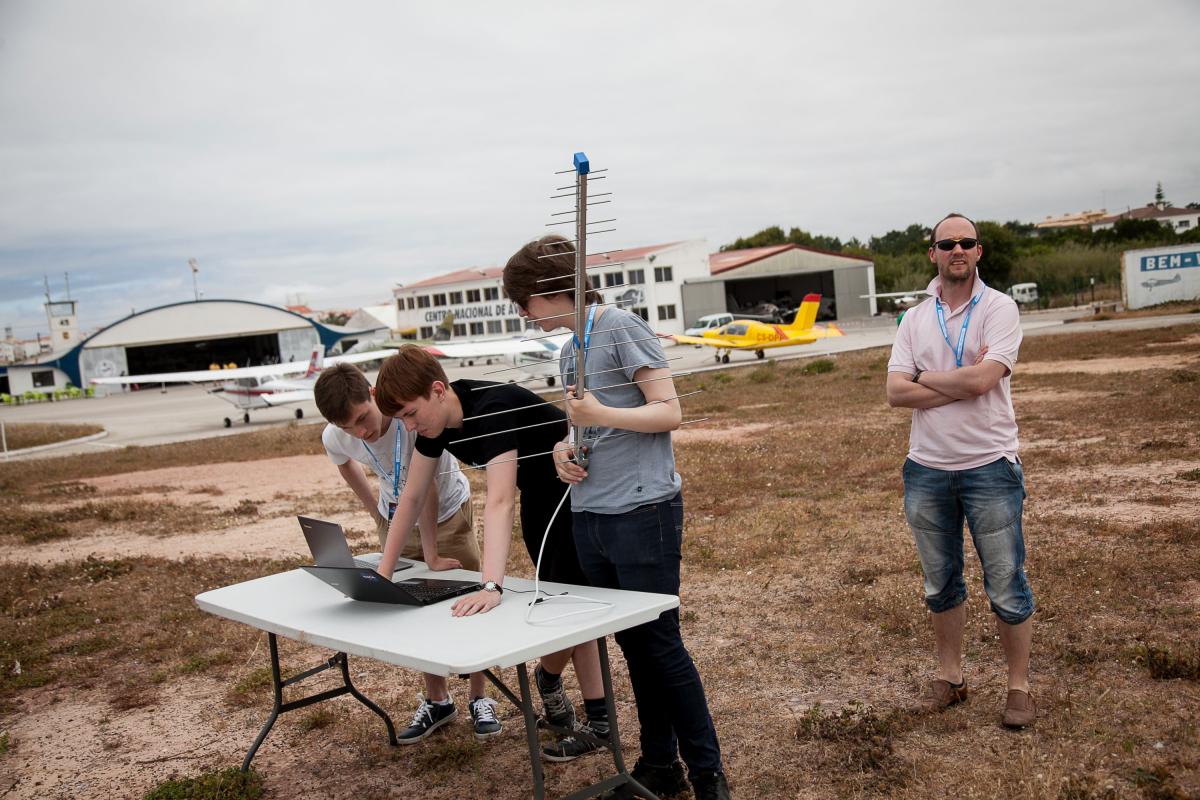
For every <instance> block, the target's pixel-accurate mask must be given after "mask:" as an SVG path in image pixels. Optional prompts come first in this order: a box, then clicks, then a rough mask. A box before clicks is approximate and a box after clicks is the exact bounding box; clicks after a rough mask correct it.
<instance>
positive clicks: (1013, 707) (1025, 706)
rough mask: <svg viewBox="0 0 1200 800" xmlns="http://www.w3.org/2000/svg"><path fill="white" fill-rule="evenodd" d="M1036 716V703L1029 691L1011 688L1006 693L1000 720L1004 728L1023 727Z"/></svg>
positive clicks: (1031, 722) (1030, 723) (1029, 723)
mask: <svg viewBox="0 0 1200 800" xmlns="http://www.w3.org/2000/svg"><path fill="white" fill-rule="evenodd" d="M1036 718H1037V704H1036V703H1034V702H1033V696H1032V695H1031V694H1029V692H1023V691H1021V690H1020V689H1012V690H1010V691H1009V693H1008V702H1007V703H1005V705H1004V716H1003V717H1002V718H1001V721H1002V722H1003V723H1004V727H1006V728H1024V727H1025V726H1027V725H1032V724H1033V721H1034V719H1036Z"/></svg>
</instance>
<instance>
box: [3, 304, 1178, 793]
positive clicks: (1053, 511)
mask: <svg viewBox="0 0 1200 800" xmlns="http://www.w3.org/2000/svg"><path fill="white" fill-rule="evenodd" d="M886 356H887V353H886V351H867V352H864V353H856V354H847V355H844V356H840V357H838V358H835V359H834V361H835V364H836V368H835V369H834V370H833V371H832V372H829V373H825V374H807V373H805V372H804V371H803V362H800V363H794V364H793V365H791V366H785V365H783V364H772V363H770V362H768V363H765V364H764V365H763V366H760V367H758V368H756V369H753V370H738V371H736V372H735V373H730V375H731V376H733V377H728V376H727V377H725V378H717V377H714V376H713V375H705V376H696V377H693V378H689V379H687V380H686V381H681V385H680V391H681V392H682V391H690V390H694V389H697V388H703V389H704V390H705V392H704V394H701V395H699V396H697V397H696V398H688V400H689V401H692V400H695V402H688V403H685V417H686V418H699V417H707V418H708V421H707V422H705V423H703V424H702V425H697V426H695V427H694V428H685V429H683V430H681V431H680V433H679V434H677V436H676V450H677V456H678V462H679V463H678V466H679V470H680V472H681V474H682V475H683V478H684V488H685V498H686V504H687V506H686V507H687V523H686V528H685V539H686V540H685V555H684V571H683V588H682V591H681V596H682V622H683V626H684V635H685V640H686V642H687V644H688V646H689V649H690V650H691V652H692V654H693V656H694V657H695V659H696V661H697V664H698V666H699V668H700V671H701V674H702V675H703V677H704V680H705V686H706V691H707V693H708V697H709V702H710V707H711V710H712V714H713V717H714V719H715V721H716V724H717V728H718V732H719V734H720V736H721V743H722V749H723V755H724V759H725V763H726V765H727V769H728V773H729V776H730V782H731V784H732V786H733V789H734V795H735V796H736V797H740V798H775V797H781V798H783V797H786V798H834V797H902V798H914V799H915V798H925V797H934V796H960V797H974V798H992V797H1022V798H1056V799H1057V800H1086V799H1087V798H1124V797H1129V798H1150V797H1154V798H1171V797H1200V625H1198V623H1200V568H1198V567H1197V565H1198V564H1200V334H1197V333H1196V328H1195V326H1181V327H1179V328H1172V329H1162V330H1156V331H1152V332H1151V331H1145V332H1124V333H1115V334H1074V335H1062V336H1055V337H1040V338H1038V339H1036V340H1030V341H1027V343H1026V346H1025V348H1024V349H1023V352H1022V359H1021V362H1020V364H1019V365H1018V368H1017V371H1016V374H1015V376H1014V377H1013V382H1012V386H1013V396H1014V402H1015V405H1016V408H1017V415H1018V423H1019V424H1020V426H1021V439H1022V455H1023V460H1024V462H1025V468H1026V479H1027V487H1028V490H1029V498H1028V501H1027V505H1026V514H1025V537H1026V541H1027V546H1028V551H1029V555H1028V572H1029V576H1030V581H1031V584H1032V586H1033V590H1034V592H1035V595H1036V596H1037V599H1038V606H1039V609H1038V612H1037V614H1036V615H1035V617H1034V620H1035V628H1034V630H1035V633H1034V636H1035V639H1034V653H1033V686H1034V693H1035V696H1036V698H1037V700H1038V703H1039V707H1040V712H1039V719H1038V722H1037V724H1036V725H1035V726H1034V727H1033V728H1031V729H1029V730H1027V731H1023V732H1011V731H1007V730H1005V729H1003V728H1002V727H1000V725H999V724H998V721H999V713H1000V710H1001V707H1002V704H1003V698H1004V690H1005V685H1004V671H1003V659H1002V656H1001V653H1000V649H999V644H998V642H997V637H996V631H995V625H994V622H993V619H992V617H991V615H990V614H989V613H988V608H987V601H986V597H985V595H984V593H983V589H982V581H981V576H980V574H979V570H978V564H977V562H976V561H975V559H974V554H973V552H971V550H970V547H968V557H967V571H968V582H969V588H970V592H971V596H970V598H969V600H968V611H969V623H968V629H967V635H966V641H965V660H966V669H967V674H968V681H969V684H970V686H971V691H972V695H971V698H970V700H969V702H967V703H966V704H964V705H962V706H960V707H958V708H955V709H953V710H952V711H949V712H946V713H944V714H941V715H934V716H922V715H918V714H914V713H912V712H911V711H910V709H911V706H912V704H913V701H914V700H915V699H916V697H917V696H918V694H919V691H920V687H921V685H922V683H923V682H924V681H925V680H926V679H927V678H928V677H929V675H930V673H931V671H932V668H933V657H932V654H931V646H932V642H931V640H932V637H931V634H930V631H929V626H928V615H927V613H926V612H925V610H924V605H923V603H922V600H921V578H920V568H919V565H918V564H917V562H916V559H915V554H914V552H913V549H912V545H911V541H910V539H909V533H908V530H907V527H906V526H905V524H904V516H903V502H902V487H901V484H900V479H899V471H900V466H901V463H902V461H903V458H904V454H905V451H906V448H907V435H908V412H905V411H903V410H898V409H889V408H887V406H886V404H885V403H884V399H883V389H882V387H883V380H884V376H885V369H886ZM255 435H256V434H248V435H247V437H253V436H255ZM271 436H274V437H276V438H272V439H270V440H269V441H268V440H267V439H263V440H262V441H258V440H255V439H253V438H247V437H239V438H244V439H245V441H246V442H247V443H249V444H248V445H247V447H246V448H245V449H244V450H243V452H241V453H239V455H238V457H237V459H236V460H231V458H230V456H229V454H228V451H227V448H229V447H230V446H231V445H230V444H229V443H228V442H226V443H225V444H224V445H219V446H218V445H213V446H212V447H213V449H212V450H211V451H201V450H197V448H198V447H202V446H201V445H188V446H186V447H185V446H177V447H175V446H169V447H164V448H153V449H148V450H146V451H145V454H144V457H143V458H142V460H141V461H142V463H140V464H139V467H138V468H136V469H133V468H130V467H129V466H128V465H129V463H130V460H129V459H126V458H122V459H118V460H115V461H114V462H113V463H114V464H115V465H116V466H115V467H113V468H111V469H110V468H108V467H106V466H105V463H104V462H103V461H102V458H103V457H102V456H97V457H96V460H94V461H93V460H91V459H90V457H89V458H88V459H74V460H67V459H62V460H59V461H48V462H38V464H39V466H34V467H29V466H27V467H25V468H24V470H25V471H24V472H21V471H18V469H17V468H15V467H10V466H4V467H2V468H0V497H3V498H4V505H5V507H6V508H7V511H6V512H5V515H6V516H7V517H8V519H9V523H7V524H6V526H5V527H4V528H3V529H0V576H2V579H3V580H2V585H3V588H2V589H0V612H2V616H0V681H2V682H0V797H3V798H45V797H52V798H59V797H62V798H66V797H70V798H93V797H96V798H102V797H140V796H142V795H143V794H144V793H145V792H147V791H148V790H150V789H151V788H153V787H154V786H155V785H156V784H158V783H160V782H162V781H164V780H166V779H168V778H170V777H174V776H186V775H197V774H200V773H202V772H205V771H208V770H215V769H223V768H226V767H230V766H237V765H239V764H240V762H241V758H242V756H243V755H244V753H245V750H246V748H247V747H248V746H249V744H250V742H251V741H252V739H253V737H254V735H255V733H256V732H257V730H258V727H259V726H260V725H261V724H262V722H263V720H264V719H265V716H266V713H267V711H268V710H269V707H270V691H269V686H268V684H267V681H266V676H265V671H264V667H265V665H266V664H267V663H268V661H267V653H266V637H265V634H260V633H258V632H256V631H253V630H251V629H249V628H247V627H246V626H242V625H238V624H236V623H233V622H229V621H225V620H220V619H216V618H213V617H211V616H209V615H206V614H203V613H201V612H199V611H198V610H197V609H196V608H195V606H194V604H193V603H192V601H191V598H192V597H193V596H194V595H195V594H197V593H198V592H201V591H204V590H206V589H208V588H213V587H215V586H220V585H226V584H229V583H233V582H236V581H240V580H246V579H249V578H252V577H254V576H256V575H261V574H266V573H269V572H274V571H278V570H280V569H286V568H290V567H292V566H294V565H295V564H297V563H300V562H301V561H302V559H303V558H304V557H305V556H306V548H305V546H304V542H303V539H302V537H301V536H300V535H299V532H298V530H297V528H296V523H295V519H294V516H295V514H296V513H305V512H311V513H317V514H319V515H322V516H325V517H327V518H333V519H337V520H339V521H341V522H342V523H343V524H344V525H346V526H347V528H348V530H349V531H350V533H351V539H352V542H353V543H354V544H355V545H356V549H358V550H362V551H365V550H370V549H372V548H371V546H370V545H371V543H372V541H371V540H373V536H368V535H367V531H368V530H369V519H368V518H367V516H366V515H365V514H364V513H362V512H361V510H358V509H357V508H356V505H355V501H354V498H353V497H352V496H351V495H350V494H349V492H348V491H347V490H345V489H344V488H343V487H342V485H341V482H340V479H339V477H338V475H337V473H336V471H335V470H334V469H333V467H332V466H331V465H330V464H329V462H328V460H327V459H326V458H325V457H324V456H323V455H322V454H320V452H319V443H316V442H315V441H314V439H313V437H314V436H319V430H316V429H315V428H314V429H311V430H304V429H302V428H296V429H294V430H293V431H292V432H291V433H289V434H271ZM280 437H282V438H280ZM288 437H291V438H288ZM256 442H258V443H257V444H256ZM222 448H226V449H222ZM255 448H258V449H255ZM223 456H224V457H223ZM472 480H473V484H475V485H476V487H477V488H478V485H479V480H478V477H477V476H476V477H473V479H472ZM480 497H481V495H480V494H479V492H476V503H477V506H476V520H477V522H478V520H480V519H481V518H482V514H481V513H479V511H480V508H479V505H478V503H479V499H480ZM22 515H24V516H22ZM14 520H15V521H14ZM43 522H44V524H43ZM522 559H524V553H523V548H520V547H514V548H513V557H512V558H511V559H510V572H511V573H512V574H517V575H528V574H529V572H530V567H529V564H528V563H526V562H524V561H522ZM281 644H282V652H283V661H284V665H285V671H287V672H289V673H294V672H298V671H300V670H302V669H305V668H307V667H309V666H313V665H315V664H317V663H319V662H320V661H322V660H324V659H325V658H327V657H328V656H329V655H330V654H329V653H327V652H325V651H321V650H319V649H316V648H311V647H307V646H303V645H300V644H297V643H292V642H284V641H282V640H281ZM611 650H612V652H613V653H614V655H615V657H614V673H615V674H614V677H615V681H616V689H617V696H618V707H619V712H620V722H621V724H622V726H623V737H622V738H623V743H624V746H625V748H626V752H627V756H629V758H630V760H631V761H632V759H633V758H635V757H636V754H637V751H638V744H637V735H636V730H637V724H636V714H635V709H634V706H633V703H632V694H631V692H630V691H629V688H628V682H627V678H626V675H625V672H624V663H623V661H622V660H621V658H620V657H619V654H618V650H617V648H616V647H615V646H612V648H611ZM352 671H353V675H354V679H355V682H356V683H357V684H358V685H359V686H360V688H362V689H363V691H364V692H366V693H367V694H368V696H371V697H372V698H373V699H375V700H376V701H377V702H379V703H380V704H381V705H382V706H383V707H384V708H385V709H386V710H387V711H388V712H389V713H390V714H391V715H392V717H393V720H394V721H395V722H396V723H397V724H399V725H403V724H406V723H407V720H408V717H409V715H410V714H411V712H412V709H413V708H414V707H415V704H416V695H417V693H418V692H419V691H420V688H421V684H420V679H419V676H416V675H414V674H412V673H409V672H406V671H404V670H400V669H397V668H393V667H390V666H387V665H384V664H380V663H378V662H373V661H370V660H368V659H353V660H352ZM508 672H509V673H512V671H511V670H510V671H508ZM506 677H507V678H509V679H511V680H512V682H513V683H515V676H514V675H513V674H509V675H507V676H506ZM567 681H568V687H569V690H570V691H571V693H572V695H573V696H576V697H577V696H578V693H577V692H576V691H575V690H574V684H573V678H572V676H571V675H570V673H568V675H567ZM325 685H330V684H328V682H323V681H322V680H321V679H318V680H316V681H315V683H314V684H313V688H321V687H322V686H325ZM451 691H452V693H453V695H454V696H455V697H456V699H458V700H459V701H460V711H459V713H460V719H459V721H458V722H456V723H455V724H453V725H451V726H449V727H448V728H447V729H446V730H445V731H442V732H439V733H438V734H437V735H435V736H434V737H431V739H430V740H429V741H428V742H425V743H422V744H418V745H414V746H410V747H401V748H390V747H388V746H387V744H386V740H385V737H384V731H383V727H382V725H381V724H379V721H378V719H377V718H376V717H374V716H373V715H371V714H370V713H369V712H367V711H366V710H365V709H363V708H362V707H361V706H358V705H357V704H356V703H353V701H351V700H346V699H339V700H335V701H332V702H329V703H325V704H322V705H320V706H316V707H314V708H312V709H306V710H303V711H298V712H294V713H290V714H286V715H284V716H283V717H282V718H281V720H280V722H279V723H278V724H277V725H276V727H275V730H274V731H273V732H272V734H271V736H270V737H269V738H268V739H267V742H266V743H265V744H264V746H263V748H262V749H261V750H260V752H259V754H258V756H257V757H256V759H255V767H256V769H257V770H258V772H259V773H260V774H261V775H262V776H263V780H264V785H265V787H266V793H267V794H266V796H268V797H279V798H307V797H314V798H316V797H322V798H324V797H332V798H358V797H371V798H383V797H411V796H420V797H423V798H428V800H439V798H465V797H492V798H520V797H527V796H529V793H530V788H529V787H530V783H529V775H528V764H527V761H526V751H525V744H524V734H523V729H522V725H521V722H520V719H519V717H518V716H517V715H516V713H515V711H514V709H512V708H511V707H505V705H502V706H501V713H502V718H503V720H504V723H505V731H504V733H503V735H502V736H500V737H498V738H497V739H496V740H493V741H490V742H488V743H486V744H479V743H477V742H475V741H474V739H473V738H472V737H471V736H470V731H469V727H468V725H467V724H466V723H465V722H464V721H463V718H464V717H465V703H462V702H461V701H462V700H464V699H465V695H466V686H465V683H462V682H458V681H454V682H452V688H451ZM608 763H611V762H608ZM604 766H605V759H604V758H603V757H597V756H593V757H588V758H585V759H581V760H580V761H577V762H574V763H572V764H568V765H561V766H560V765H548V766H547V784H548V789H549V791H550V794H551V796H557V795H559V794H565V793H567V792H570V791H574V790H575V789H577V788H579V787H580V786H582V785H584V784H585V783H586V782H589V781H591V780H595V779H597V778H598V777H600V775H601V773H602V771H603V770H604Z"/></svg>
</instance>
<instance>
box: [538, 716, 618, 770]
mask: <svg viewBox="0 0 1200 800" xmlns="http://www.w3.org/2000/svg"><path fill="white" fill-rule="evenodd" d="M575 730H576V731H578V732H579V733H585V734H588V735H589V736H595V737H596V738H597V739H601V740H603V741H605V742H607V741H608V734H609V728H608V723H607V722H605V723H604V724H603V727H601V726H600V725H598V724H596V723H593V722H592V721H591V720H587V721H585V722H583V723H581V724H579V725H576V726H575ZM607 749H608V746H607V745H606V744H605V745H601V744H597V743H595V742H593V741H590V740H588V739H584V738H582V737H579V736H563V737H561V738H559V740H558V741H557V742H555V743H554V744H551V745H546V746H545V747H543V748H542V758H544V759H546V760H547V761H574V760H575V759H577V758H579V757H580V756H586V755H587V754H588V753H594V752H596V751H597V750H607Z"/></svg>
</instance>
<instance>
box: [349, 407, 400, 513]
mask: <svg viewBox="0 0 1200 800" xmlns="http://www.w3.org/2000/svg"><path fill="white" fill-rule="evenodd" d="M392 424H393V425H395V426H396V437H395V440H394V441H393V443H392V444H393V450H392V456H393V458H392V498H393V500H399V499H400V456H401V452H400V428H401V427H402V426H401V425H400V424H399V423H397V422H395V421H394V420H393V422H392ZM359 441H360V442H362V439H359ZM362 446H363V449H364V450H366V451H367V455H369V456H370V457H371V460H372V461H374V462H375V469H376V472H377V473H378V475H379V477H381V478H385V479H386V478H387V477H388V476H387V473H385V472H384V471H383V464H380V463H379V459H378V458H376V457H375V452H374V451H373V450H371V448H370V447H367V443H366V442H363V443H362Z"/></svg>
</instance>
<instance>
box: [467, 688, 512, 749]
mask: <svg viewBox="0 0 1200 800" xmlns="http://www.w3.org/2000/svg"><path fill="white" fill-rule="evenodd" d="M470 708H471V724H472V725H474V726H475V738H476V739H479V740H480V741H483V740H484V739H488V738H490V737H492V736H496V735H497V734H499V733H500V731H501V730H502V729H503V728H504V726H503V725H501V724H500V720H499V719H498V718H497V717H496V701H495V700H493V699H492V698H490V697H476V698H475V699H474V700H472V701H471V706H470Z"/></svg>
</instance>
